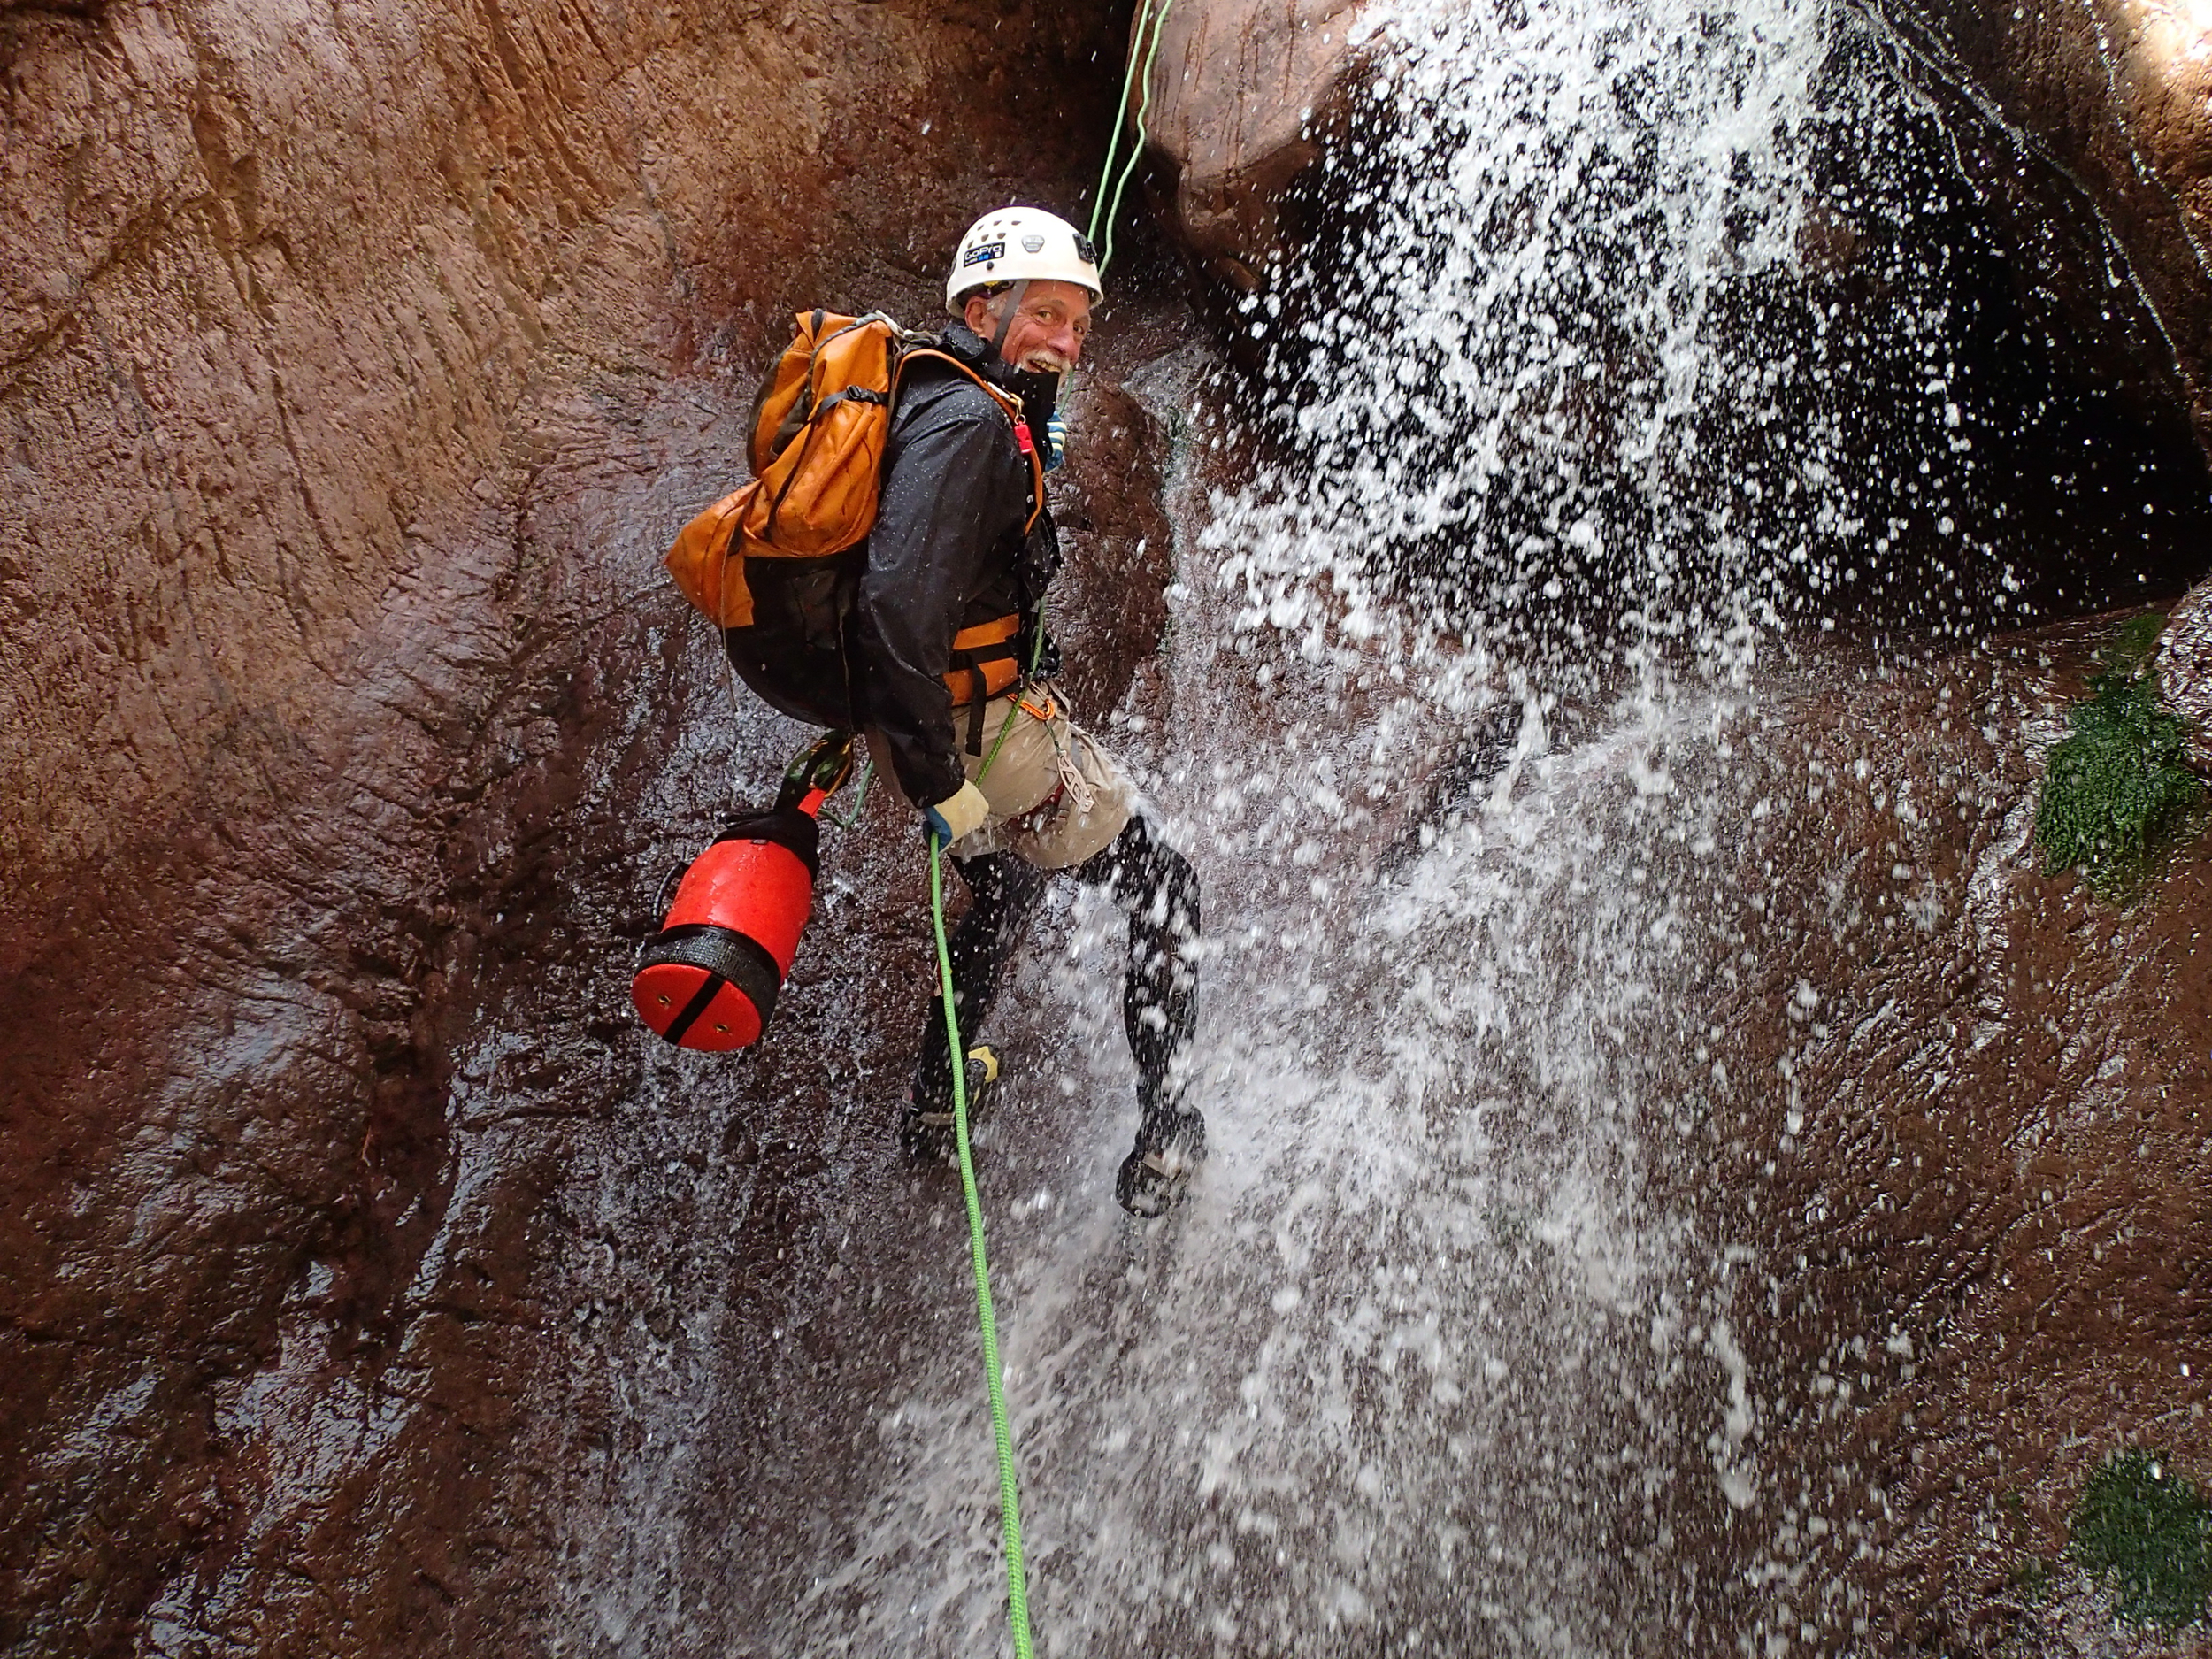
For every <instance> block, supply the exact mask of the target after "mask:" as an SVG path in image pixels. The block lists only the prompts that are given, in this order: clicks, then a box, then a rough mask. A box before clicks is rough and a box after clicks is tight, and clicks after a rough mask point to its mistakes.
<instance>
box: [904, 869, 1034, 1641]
mask: <svg viewBox="0 0 2212 1659" xmlns="http://www.w3.org/2000/svg"><path fill="white" fill-rule="evenodd" d="M928 839H929V913H930V919H931V920H932V921H933V923H934V924H935V925H936V929H937V978H938V983H939V985H940V987H941V988H942V990H943V993H944V999H945V1041H946V1043H947V1044H948V1045H949V1051H950V1053H951V1055H952V1124H953V1133H954V1135H955V1137H956V1139H957V1140H958V1141H959V1143H960V1185H961V1187H962V1188H963V1189H964V1191H965V1192H966V1194H967V1198H968V1240H969V1243H970V1246H971V1248H972V1254H973V1256H974V1257H975V1303H976V1317H977V1319H978V1321H979V1323H980V1324H981V1325H982V1326H983V1374H984V1377H985V1379H986V1380H987V1381H988V1383H989V1384H990V1388H991V1432H992V1433H993V1435H994V1436H995V1438H996V1439H997V1441H998V1502H999V1517H1000V1522H1001V1525H1002V1527H1003V1529H1004V1532H1005V1534H1006V1618H1007V1623H1008V1624H1010V1625H1012V1626H1013V1631H1014V1653H1015V1659H1031V1655H1030V1646H1029V1586H1028V1581H1027V1578H1026V1575H1025V1573H1024V1572H1023V1570H1022V1524H1021V1514H1020V1511H1019V1509H1018V1508H1017V1507H1016V1504H1015V1501H1014V1433H1013V1431H1012V1430H1011V1429H1010V1428H1009V1427H1008V1426H1007V1424H1006V1385H1005V1383H1004V1382H1003V1381H1002V1379H1001V1378H1000V1375H999V1364H998V1317H997V1316H996V1315H995V1314H994V1313H993V1312H992V1311H991V1269H990V1264H989V1263H987V1261H986V1260H985V1259H984V1254H983V1205H982V1202H981V1201H980V1200H979V1199H978V1198H977V1197H976V1192H975V1159H974V1157H973V1156H972V1155H971V1154H970V1152H969V1150H968V1077H967V1072H968V1067H967V1064H966V1061H965V1060H964V1057H963V1055H962V1050H961V1047H960V1016H959V1014H958V1013H957V1012H956V1010H955V1008H954V1004H953V998H952V950H951V948H950V947H949V945H947V944H946V942H945V879H944V866H943V856H942V853H941V848H940V845H939V842H938V840H937V837H936V836H935V835H931V836H930V837H929V838H928Z"/></svg>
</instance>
